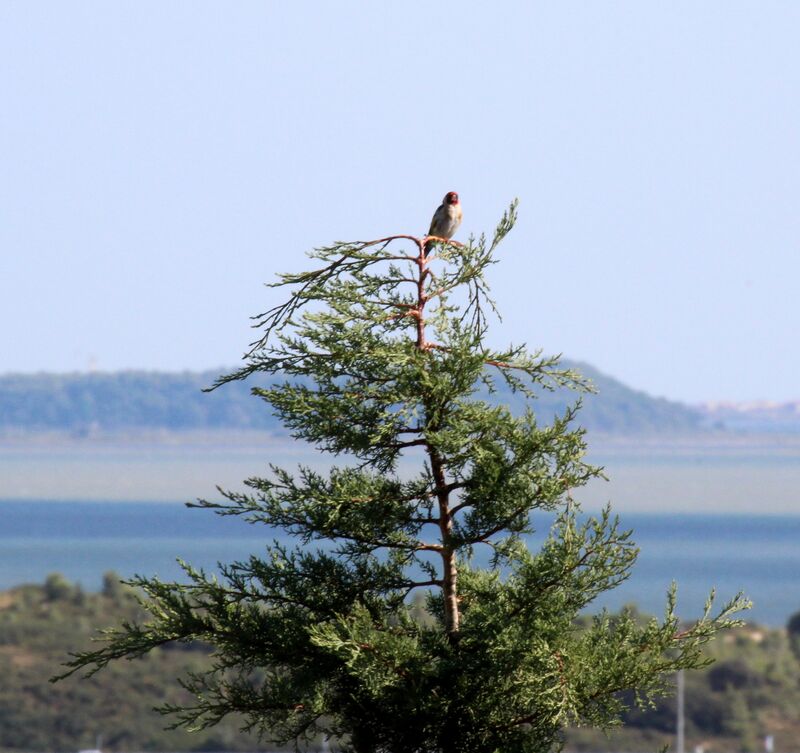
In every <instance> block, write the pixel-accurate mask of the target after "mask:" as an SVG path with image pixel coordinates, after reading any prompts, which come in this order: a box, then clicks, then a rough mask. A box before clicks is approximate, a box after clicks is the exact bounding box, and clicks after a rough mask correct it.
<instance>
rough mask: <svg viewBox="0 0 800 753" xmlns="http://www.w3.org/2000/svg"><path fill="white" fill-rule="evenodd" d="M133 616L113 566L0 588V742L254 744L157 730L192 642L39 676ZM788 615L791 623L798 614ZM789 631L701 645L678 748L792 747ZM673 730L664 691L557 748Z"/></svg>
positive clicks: (799, 695)
mask: <svg viewBox="0 0 800 753" xmlns="http://www.w3.org/2000/svg"><path fill="white" fill-rule="evenodd" d="M142 617H143V611H142V609H141V607H140V606H139V605H138V603H137V602H136V600H135V599H134V598H133V594H132V592H131V590H129V589H128V588H127V587H125V586H121V585H120V584H119V582H118V580H117V578H116V576H114V574H113V573H109V574H107V575H106V576H105V578H104V586H103V589H102V591H101V592H100V593H87V592H85V591H83V590H82V589H81V587H80V586H78V585H76V584H73V583H70V582H68V581H66V580H65V579H64V578H63V577H62V576H60V575H55V574H54V575H51V576H49V577H48V578H47V580H46V582H45V583H44V584H40V585H24V586H19V587H17V588H14V589H11V590H8V591H0V750H1V751H4V752H6V751H7V752H8V753H10V752H11V751H13V752H14V753H25V752H26V751H53V750H57V751H70V750H72V751H75V750H79V749H85V748H92V747H94V745H95V741H96V738H97V736H98V735H99V736H101V738H102V747H103V749H104V750H106V751H110V752H112V753H115V752H116V751H248V750H249V751H255V750H260V749H263V746H262V745H259V744H258V742H257V741H256V740H255V739H254V738H253V737H250V736H248V735H245V734H243V733H242V732H240V730H239V725H240V723H241V720H239V719H235V718H227V719H225V720H224V721H223V723H222V724H220V725H219V726H217V727H213V728H211V729H208V730H203V731H200V732H196V733H189V732H186V731H185V730H169V731H168V730H165V729H164V727H165V726H167V725H168V723H169V718H164V717H162V716H160V715H159V714H158V713H157V712H155V711H153V710H152V709H153V707H154V706H157V705H161V704H164V703H176V702H178V701H180V700H183V701H185V700H186V698H185V697H184V696H183V695H182V693H183V691H182V690H181V689H180V687H179V686H178V685H177V683H176V678H177V677H178V676H182V675H183V674H184V673H185V672H186V671H187V670H192V669H194V670H202V669H204V668H206V667H208V665H209V663H210V662H211V661H212V657H211V656H210V655H209V653H208V651H207V650H206V649H205V648H204V647H203V646H202V645H198V644H177V645H172V644H166V645H164V646H163V647H162V648H160V649H158V650H157V651H154V652H151V653H150V654H148V655H147V656H145V657H143V658H141V659H137V660H135V661H130V662H112V664H110V665H109V666H108V667H107V668H106V669H104V670H102V671H101V672H99V673H98V674H96V675H94V676H93V677H92V678H91V679H88V680H87V679H82V678H80V677H75V676H73V677H70V678H68V679H66V680H64V681H62V682H59V683H56V684H52V683H50V682H49V678H50V677H51V676H52V675H54V674H56V673H58V672H59V671H62V670H63V668H62V667H61V663H62V662H64V661H65V659H66V658H67V655H68V653H69V652H72V651H76V650H80V649H85V648H87V647H88V646H89V641H90V640H91V637H92V636H93V635H95V633H96V630H97V629H99V628H103V627H108V626H110V625H116V624H119V622H120V621H121V620H136V619H142ZM418 618H419V619H424V618H425V615H424V613H422V612H420V613H418ZM793 622H794V623H796V626H800V614H799V615H797V616H796V617H795V618H793ZM576 629H580V626H579V625H576ZM798 635H800V629H798V630H796V631H794V632H793V633H791V634H790V635H787V632H786V631H785V630H768V629H758V628H752V627H745V628H741V629H739V630H737V631H734V632H732V633H731V634H729V635H726V636H725V637H724V638H722V639H720V640H717V641H713V642H712V643H711V644H710V646H709V652H710V654H711V655H712V656H713V657H714V658H715V659H716V662H715V663H714V664H712V665H711V667H709V668H708V669H707V670H704V671H701V672H692V673H689V674H688V675H687V677H686V738H687V749H688V750H691V749H692V748H693V746H695V745H700V744H701V743H703V744H705V745H706V747H707V749H708V750H713V751H716V752H717V753H734V752H735V753H739V752H740V751H756V750H762V749H763V748H762V747H761V745H762V742H761V741H763V738H764V735H766V734H773V735H774V736H775V749H776V750H777V751H783V750H791V749H793V748H792V745H794V743H795V742H796V741H797V739H798V736H800V717H798V713H797V709H798V708H799V707H800V687H799V686H798V682H797V677H798V673H800V661H798V656H800V648H799V647H798V643H797V641H798V640H800V639H798ZM792 641H794V644H793V643H792ZM674 729H675V701H674V699H667V700H666V701H665V702H663V703H661V704H659V705H658V706H657V707H656V708H653V709H651V710H649V711H647V712H643V711H630V712H628V713H627V714H626V715H625V727H624V728H622V729H620V730H618V731H616V732H614V733H612V735H611V737H610V738H606V737H604V735H603V734H602V733H601V732H599V731H597V730H589V729H583V730H582V729H573V730H571V731H570V732H569V735H568V743H567V746H566V751H568V752H570V751H571V752H573V753H578V752H582V753H605V752H606V751H614V752H615V753H622V752H623V751H638V752H640V751H644V750H653V751H654V750H657V749H659V748H660V746H661V745H663V744H664V743H671V742H673V741H674Z"/></svg>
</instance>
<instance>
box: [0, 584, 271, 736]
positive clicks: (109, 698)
mask: <svg viewBox="0 0 800 753" xmlns="http://www.w3.org/2000/svg"><path fill="white" fill-rule="evenodd" d="M105 582H106V583H108V584H111V583H114V584H116V585H115V586H114V587H113V589H110V593H102V594H91V593H86V592H85V591H83V589H81V588H80V586H78V585H75V584H72V583H70V582H69V581H67V580H66V579H65V578H64V577H63V576H61V575H58V574H53V575H50V576H48V578H47V580H46V582H45V583H44V584H43V585H26V586H20V587H18V588H15V589H13V590H10V591H5V592H0V741H2V747H3V749H4V750H16V751H52V750H79V749H86V748H93V747H94V745H95V740H96V737H97V736H98V735H100V736H101V737H102V740H103V747H104V748H105V749H111V750H155V751H172V750H182V751H186V750H203V749H205V750H209V749H214V750H221V749H227V750H254V749H255V747H256V743H255V741H254V740H253V739H252V738H248V737H247V736H245V735H242V734H241V733H240V732H239V731H238V729H237V725H236V724H235V722H234V721H233V720H231V721H230V722H227V723H225V724H223V725H222V726H221V727H219V728H218V729H217V730H214V731H213V732H211V731H209V732H207V733H201V734H195V735H192V734H190V733H188V732H186V731H185V730H175V731H165V730H164V729H163V728H164V720H163V717H162V716H161V715H160V714H158V713H157V712H156V711H154V710H153V708H152V707H153V705H154V704H164V703H182V702H186V701H187V700H188V696H186V694H185V693H183V692H182V691H181V690H180V688H177V687H176V686H175V681H174V678H175V676H176V675H179V674H182V673H184V672H186V671H198V670H203V669H205V668H207V667H208V666H209V664H210V662H209V657H208V649H207V648H205V647H202V646H200V645H199V644H191V648H192V650H191V651H176V650H173V649H172V648H170V647H166V646H165V647H163V648H161V649H158V650H154V651H152V652H151V653H150V655H148V656H146V657H143V658H142V659H140V660H137V661H133V662H126V663H125V664H124V665H119V666H115V667H111V668H109V671H108V672H105V673H103V674H102V675H98V676H97V677H95V678H93V679H92V680H90V681H80V680H79V679H78V678H74V679H72V680H69V681H65V682H64V683H59V684H57V685H52V684H51V683H50V682H48V680H49V678H50V676H51V675H52V673H53V672H54V671H55V669H56V668H57V667H58V666H59V663H60V662H62V661H63V658H64V655H65V653H66V652H67V651H70V650H72V651H74V650H76V649H78V648H81V647H86V648H88V647H89V646H90V638H91V636H92V635H93V634H94V633H95V631H96V630H97V629H98V627H100V626H102V625H105V624H107V623H108V621H109V620H115V621H120V622H121V621H124V620H127V621H133V620H137V619H138V620H141V619H143V618H144V616H145V613H144V611H143V610H142V608H141V607H140V605H139V603H138V601H137V600H136V598H135V596H134V594H133V592H132V591H131V589H130V588H129V587H126V586H122V585H120V583H119V579H118V577H117V576H116V575H114V574H113V573H108V574H106V576H105Z"/></svg>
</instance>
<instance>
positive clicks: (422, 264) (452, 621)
mask: <svg viewBox="0 0 800 753" xmlns="http://www.w3.org/2000/svg"><path fill="white" fill-rule="evenodd" d="M417 263H418V265H419V278H418V281H417V308H416V317H417V347H418V348H419V349H420V350H424V351H427V350H429V346H428V343H427V341H426V340H425V316H424V312H425V304H426V303H427V298H426V296H425V278H426V277H427V276H428V269H427V266H428V262H427V259H426V258H425V253H424V250H423V247H422V246H420V254H419V258H418V260H417ZM428 457H429V458H430V462H431V471H432V473H433V479H434V483H435V484H436V488H437V489H438V490H439V491H438V492H437V494H436V497H437V500H438V502H439V531H440V534H441V540H442V591H443V595H444V616H445V629H446V630H447V633H448V635H450V636H451V637H453V636H455V635H456V634H457V633H458V630H459V620H460V615H459V612H458V568H457V567H456V553H455V550H454V549H453V547H452V543H451V537H452V531H453V516H452V514H451V513H450V494H449V492H448V491H447V490H446V486H447V479H446V477H445V467H444V462H443V460H442V458H441V456H440V455H439V453H438V452H437V451H436V449H435V448H432V447H430V446H428Z"/></svg>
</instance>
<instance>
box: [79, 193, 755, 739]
mask: <svg viewBox="0 0 800 753" xmlns="http://www.w3.org/2000/svg"><path fill="white" fill-rule="evenodd" d="M515 217H516V207H515V205H512V207H511V209H510V210H509V212H508V213H507V214H506V215H505V216H504V217H503V219H502V220H501V222H500V224H499V225H498V228H497V230H496V232H495V234H494V236H493V238H492V240H491V241H489V240H487V239H486V238H484V237H481V238H478V239H474V238H473V239H470V242H469V243H468V244H466V245H463V246H462V245H460V244H455V243H449V244H447V245H445V246H444V247H442V248H441V249H440V250H438V251H437V254H438V256H429V257H426V256H425V255H424V253H423V248H424V239H417V238H410V237H405V236H403V237H395V238H386V239H381V240H380V241H371V242H364V243H362V242H359V243H344V244H343V243H340V244H336V245H334V246H331V247H328V248H323V249H319V250H317V251H315V252H314V253H313V254H312V256H313V258H315V259H316V260H317V261H318V263H319V266H318V267H317V268H316V269H315V270H313V271H311V272H304V273H300V274H287V275H282V276H281V278H280V282H279V283H277V285H278V286H289V287H290V288H291V293H290V295H289V297H288V299H287V300H286V301H285V302H284V303H282V304H279V305H278V306H276V307H274V308H273V309H271V310H270V311H268V312H266V313H265V314H263V315H262V316H260V317H257V325H258V326H259V327H261V328H262V330H263V335H262V337H261V339H260V340H259V341H258V342H257V343H256V344H255V346H254V347H253V349H252V351H251V352H250V353H249V355H248V357H247V359H246V362H245V365H244V366H243V367H242V368H241V369H240V370H239V371H237V372H235V373H233V374H231V375H228V376H226V377H223V378H222V379H220V380H219V381H218V382H217V385H218V386H219V385H222V384H228V383H231V382H236V381H239V380H244V379H247V378H250V377H253V376H257V377H266V380H265V386H262V387H258V388H255V390H254V392H255V393H256V394H257V395H258V396H260V397H261V398H262V399H263V400H264V401H266V402H267V403H268V404H269V405H270V407H271V409H272V410H273V411H274V412H275V414H276V415H277V416H278V417H279V418H280V420H281V421H282V423H283V424H284V425H285V426H286V427H287V428H288V429H289V431H290V432H291V433H292V435H293V436H294V437H295V438H296V439H299V440H305V441H307V442H309V443H311V444H312V445H313V446H314V447H316V448H317V449H318V450H319V451H321V452H328V453H333V454H334V455H336V456H338V457H340V458H341V459H342V461H343V463H344V465H342V466H340V467H335V468H333V469H332V470H330V471H329V472H327V473H320V472H317V471H314V470H312V469H310V468H303V467H301V468H299V469H298V470H297V471H295V472H290V471H288V470H285V469H281V468H277V467H271V468H270V472H269V474H268V475H265V476H262V477H254V478H251V479H248V480H247V482H246V483H247V485H248V487H249V489H250V491H248V492H246V493H233V492H222V494H223V500H222V501H219V502H203V503H201V505H202V506H205V507H209V508H213V509H216V510H217V511H218V512H219V513H220V514H221V515H236V516H242V517H244V518H245V519H247V520H249V521H251V522H252V523H254V524H261V523H266V524H269V525H270V526H276V527H279V528H281V529H283V530H284V532H285V533H287V534H290V535H293V536H295V537H296V538H297V540H298V544H297V546H296V547H294V548H287V547H284V546H281V545H280V544H278V543H274V544H273V545H272V546H270V547H268V549H267V552H266V554H265V555H261V556H253V557H251V558H250V559H249V560H247V561H244V562H235V563H231V564H229V565H227V566H224V567H223V568H222V574H221V577H220V578H216V577H210V576H208V575H207V574H206V573H204V572H202V571H197V570H195V569H193V568H191V567H190V566H188V565H187V566H186V568H185V569H186V574H187V576H188V578H189V583H188V584H178V583H163V582H161V581H159V580H158V579H155V578H136V579H134V580H133V581H132V585H135V586H137V587H139V588H140V589H141V590H142V591H143V593H144V594H145V596H146V598H145V599H144V600H143V602H142V604H143V606H144V607H145V608H146V609H147V610H148V612H149V617H148V619H147V620H137V621H129V622H125V623H123V624H122V626H121V627H118V628H115V629H112V630H109V631H106V633H105V644H104V645H103V646H102V647H100V648H99V649H97V650H95V651H87V652H84V653H80V654H79V655H78V656H77V657H76V658H75V660H74V661H73V662H72V663H71V664H70V667H71V671H75V670H78V669H83V670H87V671H88V672H89V673H90V674H92V673H94V672H96V671H97V670H98V669H100V668H103V667H106V666H107V665H109V663H113V662H114V660H116V659H119V658H123V657H126V658H130V657H140V656H143V655H146V654H148V653H149V652H151V651H153V650H154V649H157V648H158V649H160V647H162V646H164V645H167V644H173V643H178V644H183V643H191V642H194V641H201V642H203V643H207V644H208V645H210V646H212V647H213V651H214V653H213V657H212V661H213V666H212V669H211V670H206V671H199V672H190V673H188V674H187V675H185V677H184V679H183V687H184V688H185V689H186V690H187V691H188V692H189V694H190V695H191V698H192V701H191V703H177V704H167V710H168V711H171V712H173V713H174V714H175V715H176V724H177V725H179V726H185V727H187V728H197V729H207V728H209V727H213V726H215V725H217V724H219V723H220V722H221V721H222V720H224V719H225V718H226V717H227V715H228V714H231V713H239V714H241V715H242V716H243V718H244V720H245V725H246V727H247V729H249V730H252V731H255V732H257V733H258V734H259V735H261V736H263V737H265V738H267V739H270V740H275V741H278V742H287V741H291V740H295V739H299V740H302V739H311V738H314V737H315V736H316V735H318V733H319V732H324V733H325V734H329V735H334V736H336V737H337V738H339V740H340V741H341V743H342V745H343V746H344V747H345V748H346V749H348V750H352V751H355V752H356V753H362V752H364V753H366V752H367V751H370V752H374V751H392V752H397V753H399V752H401V751H402V752H403V753H405V752H408V753H411V752H412V751H413V752H417V751H442V753H449V752H450V751H453V752H455V751H459V752H460V751H478V752H482V751H487V752H489V751H498V750H514V751H521V752H522V751H525V752H528V753H544V752H545V751H550V750H552V749H553V748H554V746H558V744H559V741H560V740H561V738H562V736H563V733H564V730H565V728H566V727H567V726H568V725H593V726H598V727H602V728H607V727H612V726H614V725H616V724H618V723H619V719H620V715H621V714H622V713H623V711H624V709H625V703H624V699H623V696H622V694H623V693H624V692H625V691H632V692H633V701H634V702H635V703H636V704H638V705H639V706H647V705H649V704H651V703H652V702H653V699H654V698H656V697H657V696H659V695H660V694H663V693H664V692H665V690H666V689H667V678H668V676H669V675H670V673H672V672H674V671H675V670H676V669H678V668H695V667H700V666H703V665H704V664H705V662H706V659H705V658H704V655H703V653H702V648H703V646H704V645H705V644H706V643H707V642H708V641H709V640H710V639H711V638H712V637H713V635H714V634H715V633H716V632H717V631H718V630H719V629H720V628H723V627H728V626H731V625H732V624H734V622H733V621H732V620H731V617H730V615H731V614H732V613H733V612H735V611H736V610H737V609H739V608H741V607H743V606H744V602H743V601H742V600H741V599H736V600H734V601H732V602H730V603H729V604H727V605H725V606H724V607H723V608H722V609H721V610H720V611H719V613H718V614H716V615H713V614H712V611H711V609H712V604H711V601H709V604H708V605H707V609H706V613H705V615H704V616H703V618H702V619H701V620H699V621H698V622H697V623H695V624H694V625H691V626H689V627H685V628H684V627H682V626H680V625H679V624H678V619H677V617H676V616H675V613H674V604H675V601H674V590H673V591H672V592H671V593H670V594H669V595H668V599H667V606H666V609H665V614H664V617H663V619H662V620H660V621H659V620H655V619H647V620H643V619H640V618H639V616H638V615H635V614H633V613H630V612H626V613H623V614H621V615H617V616H611V615H608V614H601V615H599V616H597V617H596V618H595V619H593V620H591V621H589V622H586V621H582V620H580V619H579V618H578V617H579V613H580V612H581V611H582V610H584V609H585V608H586V607H588V606H589V605H590V604H591V602H592V600H593V599H594V598H595V597H596V596H597V595H598V594H599V593H601V592H603V591H605V590H607V589H609V588H613V587H614V586H615V585H617V584H618V583H619V582H621V581H622V580H624V579H625V578H627V577H628V575H629V573H630V569H631V567H632V566H633V563H634V561H635V558H636V548H635V545H634V544H633V542H632V541H631V538H630V534H629V532H626V531H622V530H620V529H619V526H618V522H617V520H616V519H615V518H614V517H613V516H612V515H611V514H610V512H609V511H605V512H604V513H603V514H602V515H600V516H599V517H597V518H590V519H589V520H588V521H587V522H585V523H583V524H579V522H578V509H577V506H576V505H575V504H574V502H573V501H572V497H571V490H573V489H575V488H577V487H580V486H582V485H583V484H585V483H587V481H589V480H590V479H593V478H595V477H597V476H599V475H600V470H599V469H597V468H595V467H593V466H591V465H589V464H587V463H586V462H585V460H584V451H585V443H584V435H583V431H582V430H581V429H579V428H575V427H574V425H573V418H574V415H575V410H576V407H575V406H569V407H567V408H565V409H564V411H563V412H562V414H561V415H558V416H555V417H552V416H545V418H544V420H542V418H541V416H540V414H538V413H535V412H534V408H536V407H537V403H536V399H537V397H538V396H539V395H541V394H542V393H546V392H547V391H548V390H553V389H558V388H562V389H563V388H572V389H576V390H578V391H582V390H585V385H584V382H583V380H582V378H581V377H580V376H579V375H578V374H576V373H575V372H573V371H571V370H569V369H564V368H563V367H561V366H559V364H558V362H557V360H556V359H554V358H546V357H543V356H542V355H541V353H533V354H531V353H528V352H527V351H526V350H525V349H524V347H519V346H509V347H508V348H504V349H499V350H498V349H495V348H492V347H490V346H489V345H488V344H487V342H486V337H485V336H486V332H487V313H491V312H492V311H493V309H494V304H493V302H492V300H491V299H490V298H489V295H488V287H487V284H486V280H485V276H484V275H485V273H486V271H487V270H488V269H489V267H490V266H491V265H492V264H494V263H495V261H494V258H493V254H494V251H495V248H496V247H497V245H498V244H499V242H500V241H502V239H503V238H504V237H505V235H506V234H507V233H508V231H509V230H510V229H511V227H512V226H513V224H514V220H515ZM404 244H405V246H409V245H410V246H411V250H408V248H406V247H405V246H404ZM276 379H277V380H278V381H275V380H276ZM270 380H271V381H270ZM501 390H507V391H510V392H511V393H512V394H513V395H514V396H515V399H516V400H518V401H522V402H523V403H524V406H525V407H524V410H512V409H511V408H509V407H508V406H507V405H502V404H497V403H496V402H489V401H488V400H487V395H496V394H497V393H498V392H499V391H501ZM401 457H405V458H407V459H409V460H416V461H417V462H418V470H417V473H416V474H415V475H410V476H403V477H401V476H400V475H398V472H397V468H398V461H399V459H400V458H401ZM537 511H538V512H540V513H542V512H544V513H550V514H551V515H552V520H553V524H552V527H551V530H550V533H549V536H548V538H547V540H546V541H545V543H544V544H543V545H542V546H541V548H540V549H539V550H538V551H530V550H529V549H528V548H527V547H526V546H525V545H524V543H523V538H522V537H523V536H524V535H527V534H530V533H532V532H533V523H532V513H534V512H537ZM479 547H480V548H483V547H486V548H488V550H489V551H490V552H491V553H492V561H491V566H490V567H489V568H483V569H481V568H478V567H476V566H475V565H474V562H473V554H474V551H475V550H476V549H477V548H479ZM423 592H428V596H427V597H426V612H427V618H426V619H419V614H420V610H419V603H418V602H417V603H416V604H415V603H414V602H413V601H410V599H409V597H410V596H411V595H413V594H415V593H423Z"/></svg>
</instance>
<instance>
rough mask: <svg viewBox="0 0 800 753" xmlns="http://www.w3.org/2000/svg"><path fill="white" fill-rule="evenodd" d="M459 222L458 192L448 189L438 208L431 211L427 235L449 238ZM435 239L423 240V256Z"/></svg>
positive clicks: (429, 249) (459, 205)
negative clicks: (429, 227)
mask: <svg viewBox="0 0 800 753" xmlns="http://www.w3.org/2000/svg"><path fill="white" fill-rule="evenodd" d="M460 224H461V204H460V203H459V201H458V194H457V193H456V192H455V191H448V192H447V193H446V194H445V195H444V198H443V199H442V203H441V204H440V205H439V208H438V209H437V210H436V211H435V212H434V213H433V219H432V220H431V229H430V230H428V235H432V236H435V237H437V238H445V239H447V240H450V239H451V238H452V237H453V236H454V235H455V233H456V230H458V226H459V225H460ZM435 243H436V241H426V242H425V256H427V255H428V254H429V253H430V251H431V249H432V248H433V246H434V245H435Z"/></svg>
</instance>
